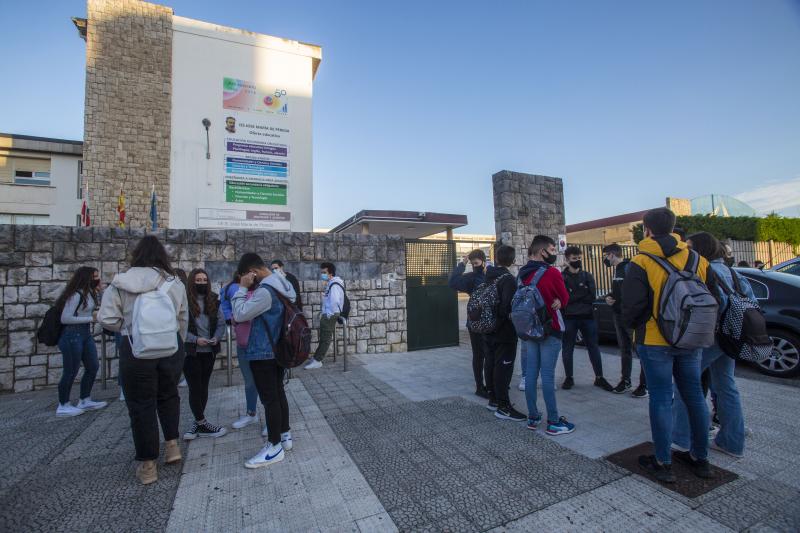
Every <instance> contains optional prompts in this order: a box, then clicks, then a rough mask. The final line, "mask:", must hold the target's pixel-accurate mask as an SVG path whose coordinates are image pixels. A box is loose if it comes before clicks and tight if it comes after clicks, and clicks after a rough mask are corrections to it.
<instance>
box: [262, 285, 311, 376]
mask: <svg viewBox="0 0 800 533" xmlns="http://www.w3.org/2000/svg"><path fill="white" fill-rule="evenodd" d="M270 292H272V294H273V295H275V296H277V297H278V300H280V302H281V303H282V304H283V327H282V328H281V336H280V339H278V342H277V343H276V342H275V340H274V339H273V338H272V333H271V332H270V330H269V325H268V324H265V325H264V326H265V328H264V329H266V330H267V337H269V343H270V344H271V345H272V351H273V353H274V354H275V360H276V361H277V362H278V364H279V365H281V366H282V367H283V368H294V367H297V366H300V365H302V364H303V363H305V362H306V361H307V360H308V356H309V355H310V354H311V328H310V327H308V320H307V319H306V316H305V315H304V314H303V312H302V311H301V310H300V309H299V308H298V307H297V305H295V304H293V303H292V302H290V301H289V299H288V298H286V297H285V296H284V295H283V294H280V293H279V292H278V291H270Z"/></svg>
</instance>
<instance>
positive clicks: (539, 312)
mask: <svg viewBox="0 0 800 533" xmlns="http://www.w3.org/2000/svg"><path fill="white" fill-rule="evenodd" d="M546 272H547V268H544V267H543V268H540V269H539V270H537V271H536V274H534V276H533V279H532V280H531V284H530V285H523V284H522V279H518V280H517V292H515V293H514V298H513V299H512V300H511V323H512V324H514V329H515V330H516V332H517V337H519V338H520V339H522V340H525V341H541V340H543V339H545V338H547V336H548V335H550V333H551V332H552V331H553V317H552V316H550V312H549V311H548V310H547V305H545V302H544V297H542V293H541V292H539V288H538V286H537V285H538V284H539V280H541V279H542V276H544V274H545V273H546Z"/></svg>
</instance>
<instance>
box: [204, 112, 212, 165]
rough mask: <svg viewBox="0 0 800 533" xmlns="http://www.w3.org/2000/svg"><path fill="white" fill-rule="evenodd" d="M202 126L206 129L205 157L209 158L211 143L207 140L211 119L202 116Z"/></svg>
mask: <svg viewBox="0 0 800 533" xmlns="http://www.w3.org/2000/svg"><path fill="white" fill-rule="evenodd" d="M203 127H204V128H205V129H206V159H211V144H210V143H209V140H208V128H210V127H211V121H210V120H208V119H207V118H204V119H203Z"/></svg>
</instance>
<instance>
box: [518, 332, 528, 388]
mask: <svg viewBox="0 0 800 533" xmlns="http://www.w3.org/2000/svg"><path fill="white" fill-rule="evenodd" d="M519 368H520V370H522V378H523V379H525V376H526V375H528V343H526V342H525V341H520V343H519Z"/></svg>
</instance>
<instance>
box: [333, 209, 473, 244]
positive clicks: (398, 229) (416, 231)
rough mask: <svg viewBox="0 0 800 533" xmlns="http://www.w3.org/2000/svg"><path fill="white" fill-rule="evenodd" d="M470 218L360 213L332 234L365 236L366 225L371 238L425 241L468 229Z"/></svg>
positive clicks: (439, 215) (339, 226)
mask: <svg viewBox="0 0 800 533" xmlns="http://www.w3.org/2000/svg"><path fill="white" fill-rule="evenodd" d="M467 223H468V222H467V215H452V214H446V213H426V212H420V211H369V210H365V211H359V212H358V213H356V214H355V215H353V216H352V217H350V218H348V219H347V220H345V221H344V222H342V223H341V224H339V225H338V226H336V227H335V228H333V229H332V230H331V231H330V232H331V233H361V232H362V227H363V225H364V224H367V225H368V228H369V233H370V234H377V235H401V236H403V237H406V238H408V239H421V238H423V237H428V236H430V235H434V234H436V233H441V232H443V231H447V230H448V229H455V228H460V227H462V226H466V225H467Z"/></svg>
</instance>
